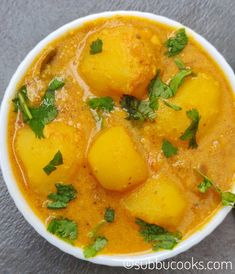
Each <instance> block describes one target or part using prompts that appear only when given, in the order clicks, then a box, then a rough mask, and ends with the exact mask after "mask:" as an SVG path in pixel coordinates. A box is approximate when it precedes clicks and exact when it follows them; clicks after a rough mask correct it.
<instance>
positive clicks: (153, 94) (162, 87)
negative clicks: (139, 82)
mask: <svg viewBox="0 0 235 274" xmlns="http://www.w3.org/2000/svg"><path fill="white" fill-rule="evenodd" d="M148 92H149V98H150V100H152V101H155V100H157V98H159V97H162V98H164V99H167V98H170V97H172V96H174V93H173V91H172V89H171V88H170V87H169V86H168V85H167V84H165V83H164V82H163V81H162V80H161V78H160V70H158V71H157V74H156V76H155V78H154V79H153V80H152V81H151V82H150V85H149V89H148Z"/></svg>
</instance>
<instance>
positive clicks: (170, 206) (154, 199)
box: [123, 175, 186, 228]
mask: <svg viewBox="0 0 235 274" xmlns="http://www.w3.org/2000/svg"><path fill="white" fill-rule="evenodd" d="M123 204H124V206H125V207H126V209H127V210H128V211H129V212H130V213H131V214H132V215H133V216H135V217H138V218H141V219H143V220H144V221H146V222H149V223H155V224H157V225H160V226H163V227H172V228H173V227H175V226H177V224H178V223H179V222H180V219H181V218H182V215H183V213H184V210H185V208H186V201H185V199H184V195H183V193H181V191H180V189H179V186H178V185H177V184H176V183H175V182H174V181H172V180H171V179H169V178H167V177H165V176H162V175H161V176H160V177H158V178H157V179H149V180H148V181H147V182H146V183H145V184H144V185H142V186H140V188H139V189H137V190H135V191H134V192H132V193H131V194H130V195H129V196H127V197H126V198H124V200H123Z"/></svg>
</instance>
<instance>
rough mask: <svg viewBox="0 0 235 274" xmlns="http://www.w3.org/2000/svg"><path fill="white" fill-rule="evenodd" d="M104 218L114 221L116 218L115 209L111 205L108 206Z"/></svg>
mask: <svg viewBox="0 0 235 274" xmlns="http://www.w3.org/2000/svg"><path fill="white" fill-rule="evenodd" d="M104 219H105V221H106V222H108V223H112V222H113V221H114V219H115V211H114V209H112V208H110V207H108V208H106V210H105V213H104Z"/></svg>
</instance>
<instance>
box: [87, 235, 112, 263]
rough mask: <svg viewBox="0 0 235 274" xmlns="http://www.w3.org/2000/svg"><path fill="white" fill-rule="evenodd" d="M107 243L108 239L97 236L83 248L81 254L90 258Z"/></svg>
mask: <svg viewBox="0 0 235 274" xmlns="http://www.w3.org/2000/svg"><path fill="white" fill-rule="evenodd" d="M107 243H108V240H107V239H106V238H105V237H103V236H98V237H97V238H96V239H95V240H94V242H93V243H92V244H90V245H88V246H86V247H84V249H83V255H84V257H85V258H92V257H95V256H96V255H97V253H98V252H99V251H101V250H102V249H103V248H104V247H105V246H106V245H107Z"/></svg>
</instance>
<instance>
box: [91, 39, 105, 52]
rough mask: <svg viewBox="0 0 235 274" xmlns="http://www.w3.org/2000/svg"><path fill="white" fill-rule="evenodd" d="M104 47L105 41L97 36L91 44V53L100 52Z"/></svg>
mask: <svg viewBox="0 0 235 274" xmlns="http://www.w3.org/2000/svg"><path fill="white" fill-rule="evenodd" d="M102 49H103V41H102V40H101V39H99V38H97V39H96V40H95V41H93V42H92V43H91V45H90V54H97V53H100V52H102Z"/></svg>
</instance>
